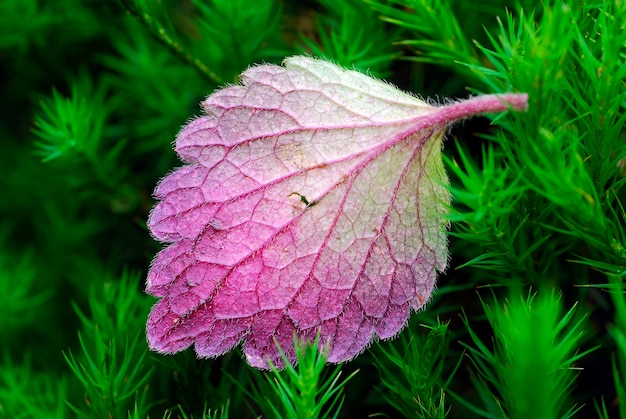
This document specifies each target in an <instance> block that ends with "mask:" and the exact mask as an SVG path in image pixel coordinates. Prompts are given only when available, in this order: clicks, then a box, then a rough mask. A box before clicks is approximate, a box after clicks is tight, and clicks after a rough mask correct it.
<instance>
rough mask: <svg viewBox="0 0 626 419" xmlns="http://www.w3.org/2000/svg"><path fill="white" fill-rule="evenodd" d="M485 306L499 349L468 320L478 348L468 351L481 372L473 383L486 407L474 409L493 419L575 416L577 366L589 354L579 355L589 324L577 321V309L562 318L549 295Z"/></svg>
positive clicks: (555, 300)
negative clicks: (573, 392)
mask: <svg viewBox="0 0 626 419" xmlns="http://www.w3.org/2000/svg"><path fill="white" fill-rule="evenodd" d="M483 306H484V309H485V313H486V314H487V320H488V321H489V323H490V324H491V326H492V327H493V336H494V337H495V342H494V349H490V348H489V347H488V346H487V345H486V344H485V343H484V342H483V341H482V340H481V339H480V337H479V336H478V335H476V333H475V332H474V331H473V330H472V329H471V327H470V325H469V323H468V322H467V320H466V327H467V328H468V330H469V332H470V337H471V338H472V341H473V345H474V346H468V350H469V353H470V357H471V358H472V361H473V362H474V364H475V366H476V368H477V370H478V373H479V376H478V377H476V378H474V380H473V381H474V385H475V386H476V389H477V390H478V393H479V394H480V395H481V398H482V400H483V402H484V404H485V405H486V408H487V411H486V412H480V411H479V409H478V408H476V407H473V410H474V411H476V413H480V414H482V415H484V416H485V417H493V418H502V417H509V418H529V417H545V418H557V417H573V415H574V413H575V412H576V406H574V405H572V406H568V405H567V404H566V403H567V397H568V395H569V393H570V392H571V390H572V386H573V384H574V381H575V378H576V374H575V368H574V364H575V362H576V361H578V360H579V359H581V358H582V357H584V356H585V355H587V354H588V353H589V352H590V350H589V351H585V352H583V353H578V354H577V353H576V352H577V350H578V348H579V346H580V344H581V338H582V335H583V325H584V322H585V320H586V319H585V318H584V317H579V318H577V317H576V312H575V307H572V308H571V309H570V310H569V311H568V312H567V313H565V314H562V310H563V309H562V302H561V300H560V298H559V297H557V296H555V295H554V294H553V293H548V292H545V291H544V292H541V293H540V294H539V295H538V296H529V297H528V298H526V299H522V298H518V297H517V296H516V297H513V298H512V299H511V300H510V301H508V302H507V303H505V304H499V303H498V302H497V301H496V300H494V304H493V307H491V306H490V305H488V304H483ZM489 386H493V389H490V388H489ZM494 390H495V391H494Z"/></svg>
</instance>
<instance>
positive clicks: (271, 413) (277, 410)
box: [243, 336, 358, 419]
mask: <svg viewBox="0 0 626 419" xmlns="http://www.w3.org/2000/svg"><path fill="white" fill-rule="evenodd" d="M319 344H320V342H319V336H318V338H317V339H316V340H315V341H314V342H313V343H309V344H302V343H299V342H298V341H297V340H295V347H296V357H297V365H296V366H294V365H291V364H290V363H289V362H288V360H287V356H286V355H285V354H282V355H283V359H284V360H285V362H286V364H287V366H286V368H285V369H284V371H279V370H277V369H276V368H274V367H273V366H272V370H271V374H268V373H261V372H259V371H256V370H252V373H253V375H254V376H255V377H256V378H257V379H256V380H255V381H256V385H255V386H253V388H252V390H251V391H248V390H246V389H245V388H243V391H244V392H246V393H247V394H248V395H249V396H250V398H251V399H252V400H254V402H255V403H256V404H257V405H258V407H259V410H260V411H261V413H262V415H263V417H268V418H269V417H276V418H290V419H299V418H311V419H313V418H328V417H331V418H337V417H339V412H340V411H341V406H342V405H343V397H342V392H343V388H344V387H345V385H346V383H347V382H348V381H349V380H350V379H351V378H353V377H354V376H355V375H356V374H357V373H358V370H356V371H354V372H352V373H351V374H350V375H349V376H347V377H346V378H344V379H343V380H341V381H340V379H341V367H335V368H333V369H330V370H329V369H328V368H329V367H327V366H326V354H325V352H324V351H323V350H321V351H320V350H319V349H318V348H319Z"/></svg>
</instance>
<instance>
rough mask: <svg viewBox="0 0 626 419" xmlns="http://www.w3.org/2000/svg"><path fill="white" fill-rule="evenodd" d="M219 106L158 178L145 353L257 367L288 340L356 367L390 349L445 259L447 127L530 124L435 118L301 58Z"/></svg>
mask: <svg viewBox="0 0 626 419" xmlns="http://www.w3.org/2000/svg"><path fill="white" fill-rule="evenodd" d="M241 79H242V82H243V85H242V86H229V87H226V88H224V89H222V90H220V91H217V92H215V93H213V94H212V95H211V96H209V97H208V98H207V99H206V100H205V101H204V102H203V103H202V106H203V108H204V111H205V112H206V115H204V116H201V117H199V118H197V119H195V120H193V121H191V122H190V123H189V124H188V125H187V126H186V127H184V128H183V130H182V131H181V132H180V133H179V135H178V138H177V140H176V151H177V152H178V154H179V155H180V156H181V158H182V159H183V160H184V161H185V162H186V163H187V165H185V166H183V167H182V168H180V169H178V170H176V171H175V172H173V173H171V174H170V175H168V176H167V177H166V178H164V179H163V180H162V181H161V183H160V184H159V186H158V187H157V189H156V192H155V196H156V198H157V199H159V200H160V202H159V203H158V205H157V206H156V207H155V208H154V210H153V211H152V213H151V216H150V219H149V222H148V225H149V228H150V230H151V231H152V233H153V234H154V237H155V238H156V239H158V240H161V241H164V242H169V243H172V244H170V245H169V246H168V247H166V248H165V249H164V250H163V251H161V252H160V253H159V254H158V255H157V256H156V258H155V260H154V262H153V265H152V267H151V269H150V272H149V274H148V280H147V292H148V293H150V294H152V295H154V296H156V297H160V298H161V299H160V301H158V302H157V304H156V305H155V306H154V308H153V309H152V312H151V314H150V317H149V319H148V326H147V332H148V341H149V344H150V347H151V348H152V349H153V350H156V351H158V352H162V353H173V352H177V351H181V350H183V349H185V348H187V347H189V346H191V345H194V347H195V350H196V352H197V354H198V356H200V357H215V356H218V355H221V354H224V353H225V352H227V351H229V350H230V349H231V348H233V347H234V346H236V345H237V344H239V343H240V342H242V343H243V352H244V354H245V356H246V359H247V361H248V362H249V363H250V365H252V366H254V367H257V368H269V363H268V361H271V362H272V363H274V365H277V366H282V365H284V362H283V360H282V358H281V355H280V352H279V351H278V349H277V347H276V345H277V344H278V345H280V347H281V348H282V349H283V351H284V352H285V353H286V354H287V356H288V358H289V360H290V361H293V360H294V359H295V352H294V340H293V339H294V334H295V335H296V336H297V338H298V339H300V340H305V341H309V342H313V341H314V340H315V338H316V335H317V333H318V332H319V333H320V336H321V338H320V346H326V345H328V362H332V363H338V362H342V361H346V360H349V359H351V358H354V357H355V356H357V355H358V354H359V353H360V352H362V351H363V350H364V349H365V348H366V347H367V346H368V345H369V344H370V342H371V341H372V339H374V337H375V336H378V337H379V338H381V339H387V338H391V337H393V336H395V335H396V334H397V333H398V332H399V331H400V330H401V329H402V328H403V327H404V326H405V324H406V323H407V320H408V318H409V315H410V313H411V311H412V310H419V309H420V308H421V307H423V305H424V304H425V303H426V302H427V301H428V299H429V298H430V296H431V293H432V292H433V289H434V287H435V280H436V275H437V271H443V270H444V269H445V268H446V265H447V260H448V249H447V237H446V234H447V227H448V226H447V221H446V219H445V217H444V214H445V212H446V208H447V207H448V205H449V203H450V194H449V192H448V189H447V176H446V174H445V172H444V168H443V164H442V160H441V155H440V153H441V147H442V139H443V136H444V133H445V131H446V129H447V127H448V125H449V124H450V123H451V122H453V121H455V120H457V119H460V118H465V117H469V116H472V115H475V114H478V113H482V112H501V111H505V110H507V109H508V108H510V107H512V108H515V109H524V108H525V107H526V101H527V96H526V95H523V94H505V95H502V96H482V97H476V98H473V99H470V100H467V101H465V102H459V103H454V104H451V105H447V106H442V107H437V106H431V105H429V104H426V103H425V102H423V101H421V100H419V99H417V98H416V97H414V96H411V95H409V94H406V93H403V92H401V91H399V90H397V89H396V88H394V87H393V86H391V85H389V84H386V83H384V82H381V81H378V80H375V79H373V78H371V77H368V76H366V75H364V74H361V73H358V72H355V71H349V70H345V69H342V68H340V67H337V66H336V65H334V64H332V63H329V62H326V61H322V60H316V59H312V58H307V57H291V58H287V59H286V60H285V63H284V67H280V66H275V65H261V66H257V67H252V68H250V69H248V70H247V71H245V72H244V73H243V74H242V76H241Z"/></svg>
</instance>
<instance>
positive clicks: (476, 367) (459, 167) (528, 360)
mask: <svg viewBox="0 0 626 419" xmlns="http://www.w3.org/2000/svg"><path fill="white" fill-rule="evenodd" d="M624 22H626V3H624V2H623V1H602V2H591V1H587V0H585V1H578V2H566V1H557V0H549V1H544V2H542V3H541V4H539V3H538V2H534V1H528V0H520V1H516V2H507V1H505V0H489V1H484V2H481V4H480V7H478V6H477V5H476V4H475V3H474V2H467V1H461V0H454V1H435V0H340V1H330V0H317V1H315V0H310V1H304V2H300V1H294V0H267V1H252V0H236V1H226V0H183V1H174V0H119V1H117V2H114V1H110V2H96V1H79V0H59V1H54V2H46V1H42V0H5V1H3V2H0V51H1V52H2V54H0V57H2V58H0V59H1V60H2V64H3V66H2V69H3V70H2V76H3V77H0V83H1V87H2V89H0V91H1V92H2V95H3V101H2V105H0V106H1V107H2V119H1V120H0V138H2V140H0V169H2V170H1V172H2V176H0V190H2V198H0V212H1V213H2V222H1V223H0V330H1V332H0V346H1V347H2V355H1V360H0V417H11V418H31V417H35V418H39V417H52V418H56V417H58V418H62V417H73V416H79V417H115V418H118V417H120V418H123V417H129V418H131V417H132V418H145V417H148V416H149V417H155V418H158V417H163V418H218V417H220V418H226V417H228V416H231V417H246V415H247V416H248V417H249V416H250V414H251V413H250V411H248V410H251V411H252V414H253V415H257V414H263V416H264V417H327V416H329V417H336V416H341V417H366V416H368V415H375V414H379V415H386V416H388V417H395V416H397V415H398V413H400V414H402V415H403V416H406V417H445V416H448V417H477V416H478V417H510V418H518V417H533V416H534V417H541V418H556V417H559V418H560V417H573V416H574V415H579V416H580V417H596V416H597V417H602V418H608V417H621V418H626V404H625V403H618V402H617V400H624V399H625V398H626V297H625V295H626V294H625V293H624V285H623V281H624V277H625V275H626V210H625V209H624V208H625V206H624V201H625V198H626V189H625V188H624V184H625V183H626V169H625V168H626V141H625V138H626V133H625V132H626V131H625V123H626V109H625V108H626V64H625V63H626V30H625V28H624ZM304 52H306V53H309V54H312V55H316V56H325V57H327V58H329V59H332V60H333V61H335V62H337V63H340V64H342V65H344V66H347V67H356V68H358V69H360V70H363V71H368V72H370V73H371V74H375V75H380V76H385V77H386V78H388V79H389V80H390V81H392V82H394V83H396V84H398V85H399V86H400V87H402V88H404V89H407V90H413V91H414V92H415V93H421V94H424V95H434V94H440V95H446V96H457V97H459V96H466V95H467V93H468V92H471V93H479V92H480V93H483V92H485V93H498V92H507V91H517V92H527V93H528V94H529V109H528V112H525V113H509V114H504V115H499V116H497V117H494V118H491V119H490V118H486V119H483V120H474V121H471V122H468V123H467V124H465V125H464V126H460V127H457V128H455V130H454V131H453V133H454V134H457V135H458V136H459V138H462V139H457V140H455V141H454V142H452V141H448V142H447V149H446V157H445V163H446V166H447V167H448V171H449V173H450V175H451V181H452V185H451V192H452V194H453V197H454V202H453V207H452V208H451V212H450V213H449V214H448V216H449V218H450V221H451V222H452V231H451V234H450V235H451V239H452V240H451V246H452V254H453V258H452V260H451V268H450V270H449V272H448V274H447V275H446V276H445V277H443V278H442V279H441V280H440V282H439V284H438V286H439V289H438V290H437V292H436V295H435V296H434V298H433V300H432V301H431V303H430V304H429V305H428V307H427V309H426V310H425V311H423V312H421V313H419V314H417V315H415V318H414V319H413V324H418V323H419V324H422V325H425V327H409V328H407V329H406V330H405V331H404V332H403V333H402V334H401V335H400V336H399V337H398V339H396V340H395V341H393V342H391V343H376V344H375V345H374V347H373V348H372V350H371V351H368V352H367V353H365V354H363V355H361V356H360V357H358V358H357V359H356V360H354V361H353V362H352V363H351V364H349V365H344V366H325V363H324V355H323V352H322V353H319V352H318V351H317V349H316V348H317V347H316V346H309V347H299V352H298V357H299V364H298V365H297V366H295V365H294V366H291V365H290V366H288V367H287V368H286V369H285V370H283V371H271V372H264V373H261V372H258V371H256V370H253V369H251V368H250V367H248V366H247V365H246V364H245V361H244V360H242V359H241V356H240V354H238V353H237V352H231V353H229V354H227V355H225V356H223V357H220V358H218V359H216V360H198V359H196V358H195V356H194V354H193V353H192V352H185V353H181V354H177V355H175V356H161V355H159V354H154V353H150V352H149V350H148V348H147V345H146V343H145V339H144V338H143V333H144V328H145V321H146V316H147V313H148V311H149V308H150V305H151V304H152V303H153V301H152V300H151V299H150V298H148V297H146V296H145V295H144V294H143V292H142V288H143V281H144V280H143V278H144V277H145V274H146V271H147V267H148V265H149V262H150V260H151V258H152V257H153V255H154V254H155V252H157V251H158V250H159V249H160V245H159V244H158V243H155V242H154V241H153V240H152V239H151V238H150V237H149V235H148V233H147V231H146V228H145V220H146V218H147V215H148V212H149V210H150V208H151V206H152V201H151V199H150V194H151V192H152V190H153V188H154V185H155V184H156V182H157V180H158V179H159V178H160V177H162V176H163V175H164V174H166V173H167V172H168V171H169V170H171V169H172V168H173V167H175V166H176V165H177V164H179V163H177V162H176V160H175V155H174V153H173V152H172V151H171V142H172V140H173V139H174V137H175V135H176V132H177V131H178V130H179V129H180V127H181V126H182V125H183V124H184V123H185V121H186V120H188V119H189V118H190V117H192V115H193V114H194V113H199V112H200V111H199V108H198V102H199V101H200V100H202V98H203V97H205V96H207V95H208V94H210V93H211V92H212V91H213V90H214V89H216V88H218V87H219V86H220V85H222V84H224V83H234V82H236V81H237V75H238V74H239V73H240V72H241V71H242V70H244V69H245V68H246V67H247V66H249V65H252V64H253V63H257V62H263V61H264V62H275V63H278V62H280V61H281V60H282V58H283V57H285V56H288V55H292V54H296V53H304ZM452 144H454V146H452ZM302 198H304V197H302ZM485 287H489V288H490V289H489V291H488V292H487V296H488V297H485V294H484V290H482V288H485ZM477 288H478V289H479V293H478V295H477V292H476V291H475V289H477ZM460 313H463V317H462V320H459V318H460V316H459V314H460ZM439 319H441V321H440V320H439ZM416 321H417V323H416ZM592 349H593V350H592ZM355 365H356V366H358V368H359V373H358V375H356V379H351V378H352V377H353V376H354V374H355V373H351V374H348V376H347V377H345V376H344V375H343V373H341V371H348V369H349V368H354V369H356V367H355ZM354 369H350V371H353V370H354ZM229 377H230V378H229ZM344 377H345V378H344ZM246 403H247V404H248V406H249V409H248V410H247V409H246Z"/></svg>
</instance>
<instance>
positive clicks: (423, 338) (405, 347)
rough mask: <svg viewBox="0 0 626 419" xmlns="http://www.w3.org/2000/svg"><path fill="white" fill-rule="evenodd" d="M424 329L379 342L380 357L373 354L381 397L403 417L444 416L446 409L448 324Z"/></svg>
mask: <svg viewBox="0 0 626 419" xmlns="http://www.w3.org/2000/svg"><path fill="white" fill-rule="evenodd" d="M427 328H428V329H430V331H429V332H428V334H427V335H424V334H422V333H415V334H412V335H410V336H409V335H408V334H407V333H403V334H402V335H401V336H400V337H399V338H398V340H396V341H394V342H391V343H389V344H388V345H381V346H380V349H379V352H382V354H383V356H382V357H381V356H377V355H376V353H374V358H375V359H376V361H377V362H376V366H377V367H378V369H379V370H380V376H381V391H382V393H383V396H384V398H385V400H386V401H387V402H388V403H389V404H390V405H392V406H393V407H394V408H396V409H397V410H398V411H399V412H401V413H402V414H403V415H404V417H414V418H445V417H446V414H447V411H448V409H447V407H446V404H445V389H444V387H445V386H444V383H443V373H444V365H445V357H446V353H447V351H448V348H449V344H450V342H449V334H448V331H447V329H448V325H447V324H437V325H436V326H434V327H427ZM387 348H388V349H387ZM384 358H386V359H384Z"/></svg>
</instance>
